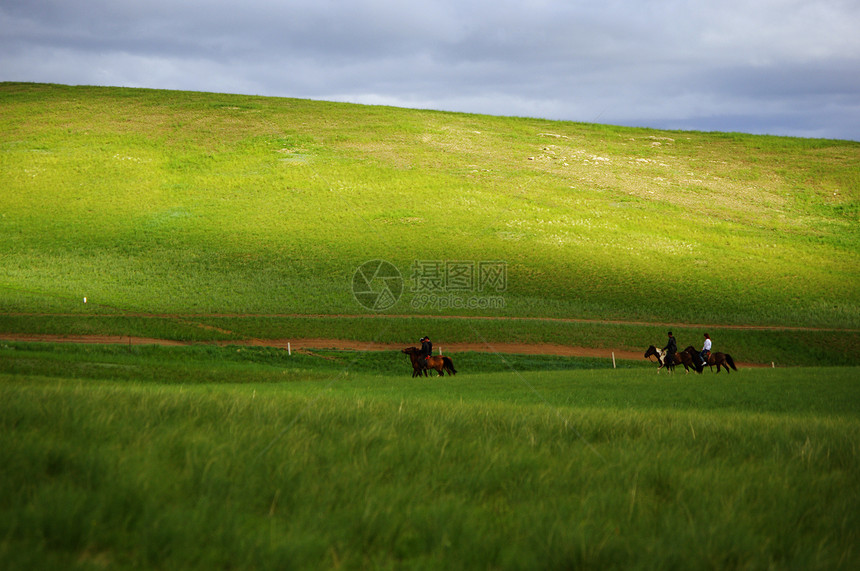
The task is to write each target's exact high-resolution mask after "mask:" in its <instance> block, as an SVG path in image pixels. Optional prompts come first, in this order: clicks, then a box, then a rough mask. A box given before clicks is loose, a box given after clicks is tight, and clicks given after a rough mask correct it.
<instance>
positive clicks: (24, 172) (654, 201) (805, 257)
mask: <svg viewBox="0 0 860 571" xmlns="http://www.w3.org/2000/svg"><path fill="white" fill-rule="evenodd" d="M0 108H2V114H0V188H2V194H3V199H2V202H0V236H2V241H0V260H2V262H0V313H2V315H0V332H5V333H15V332H20V333H54V334H56V333H75V334H89V333H93V334H128V335H143V336H151V337H161V338H176V339H201V340H204V339H230V338H238V339H247V338H258V337H259V338H286V337H308V336H315V337H319V336H324V337H337V338H342V339H364V340H379V341H392V340H404V342H412V341H414V340H415V339H417V336H418V335H419V334H420V335H423V334H430V335H431V336H435V337H439V336H443V337H444V338H445V339H448V340H450V341H482V340H483V341H493V340H496V341H518V342H554V343H563V344H573V345H580V346H596V347H610V346H617V347H623V348H628V349H637V348H640V347H643V345H642V343H645V342H646V341H647V340H649V339H651V340H653V341H652V342H660V341H662V340H663V339H664V337H665V324H670V325H674V327H675V328H676V329H679V330H680V331H682V332H684V333H685V338H684V339H682V340H681V342H682V344H689V343H699V339H700V338H701V331H702V327H709V328H712V329H713V330H715V331H718V332H719V334H720V335H721V336H722V337H721V338H720V342H722V343H723V346H725V344H726V343H733V344H735V346H736V347H737V348H743V349H744V350H747V351H750V352H752V354H753V355H754V358H755V359H758V360H760V361H762V362H769V361H770V360H772V359H771V358H770V357H772V356H773V355H774V354H779V355H780V357H783V358H785V359H787V361H786V362H789V363H791V355H794V354H797V353H798V351H800V352H801V353H802V352H804V351H805V353H804V355H805V356H804V357H803V358H801V359H800V362H812V363H814V362H824V363H827V362H830V363H839V364H844V363H849V364H850V363H857V360H856V359H857V357H855V354H856V352H857V350H858V349H859V348H860V333H858V332H860V287H858V284H860V279H858V278H860V225H858V218H859V217H860V143H856V142H848V141H830V140H809V139H790V138H781V137H767V136H751V135H741V134H720V133H697V132H664V131H654V130H646V129H631V128H620V127H610V126H602V125H591V124H578V123H570V122H555V121H545V120H537V119H525V118H503V117H492V116H479V115H467V114H456V113H443V112H433V111H417V110H406V109H396V108H388V107H369V106H360V105H348V104H339V103H328V102H317V101H306V100H296V99H284V98H265V97H251V96H239V95H223V94H209V93H186V92H169V91H156V90H142V89H124V88H97V87H67V86H58V85H38V84H15V83H3V84H0ZM375 260H382V261H384V262H385V264H380V263H378V262H374V261H375ZM368 262H370V264H368ZM84 298H87V303H83V299H84ZM318 316H323V317H318ZM337 316H343V317H337ZM363 316H367V317H363ZM370 316H372V317H373V320H372V321H371V320H369V317H370ZM380 316H383V317H380ZM386 316H387V317H386ZM437 316H472V317H481V318H494V317H506V318H514V319H512V320H505V321H502V320H498V321H493V320H490V319H483V320H477V319H475V320H461V321H456V322H452V321H451V320H447V321H443V320H438V319H434V318H435V317H437ZM541 318H549V319H550V320H542V319H541ZM559 318H563V319H569V320H584V321H582V322H575V321H574V322H565V323H559V322H558V321H552V320H557V319H559ZM609 321H612V322H615V323H604V322H609ZM626 322H636V324H631V325H624V323H626ZM649 324H653V325H649ZM720 325H731V326H735V327H737V326H752V327H753V329H751V330H744V329H740V328H735V329H725V330H723V329H720V327H719V326H720ZM685 326H686V327H685ZM765 328H769V329H765ZM774 328H776V329H774ZM644 346H647V343H645V345H644ZM735 350H737V349H735Z"/></svg>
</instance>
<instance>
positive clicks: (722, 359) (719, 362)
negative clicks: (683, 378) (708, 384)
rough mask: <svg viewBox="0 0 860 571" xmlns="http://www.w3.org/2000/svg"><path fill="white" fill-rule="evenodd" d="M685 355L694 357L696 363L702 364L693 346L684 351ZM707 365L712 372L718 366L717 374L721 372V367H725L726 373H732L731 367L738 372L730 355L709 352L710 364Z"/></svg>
mask: <svg viewBox="0 0 860 571" xmlns="http://www.w3.org/2000/svg"><path fill="white" fill-rule="evenodd" d="M684 353H686V354H688V355H690V356H691V357H693V359H695V362H696V363H700V362H701V361H700V359H699V352H698V351H696V349H694V348H693V346H692V345H690V346H689V347H687V348H686V349H684ZM705 364H706V365H708V367H710V369H711V370H712V371H713V370H714V365H716V366H717V373H719V372H720V367H723V368H724V369H725V370H726V373H731V371H729V367H731V368H732V369H734V370H735V371H737V370H738V368H737V367H735V361H734V359H732V356H731V355H729V354H728V353H719V352H717V353H711V352H708V362H707V363H705ZM702 368H703V369H704V366H702Z"/></svg>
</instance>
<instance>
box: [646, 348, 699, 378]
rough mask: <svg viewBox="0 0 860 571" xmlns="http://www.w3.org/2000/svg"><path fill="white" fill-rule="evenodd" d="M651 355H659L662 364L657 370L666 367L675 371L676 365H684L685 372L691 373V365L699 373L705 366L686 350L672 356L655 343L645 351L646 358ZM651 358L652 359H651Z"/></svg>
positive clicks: (658, 360) (658, 359)
mask: <svg viewBox="0 0 860 571" xmlns="http://www.w3.org/2000/svg"><path fill="white" fill-rule="evenodd" d="M651 355H654V356H655V357H657V362H658V363H660V366H659V367H657V372H658V373H659V372H660V369H662V368H663V367H666V370H667V371H670V372H674V371H675V365H684V372H685V373H689V372H690V367H692V368H693V370H694V371H696V372H697V373H701V372H702V370H703V369H704V367H702V365H700V364H699V360H698V359H694V358H693V357H691V356H690V355H688V354H687V353H686V352H684V353H675V354H674V355H672V356H671V357H669V356H668V355H665V356H664V355H663V351H661V350H659V349H657V348H656V347H655V346H654V345H651V346H650V347H648V349H647V350H646V351H645V358H646V359H648V358H649V357H650V356H651ZM649 360H650V359H649Z"/></svg>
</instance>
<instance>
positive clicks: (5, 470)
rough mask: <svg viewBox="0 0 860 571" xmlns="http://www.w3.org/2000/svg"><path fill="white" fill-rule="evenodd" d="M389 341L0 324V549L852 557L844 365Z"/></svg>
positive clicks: (107, 556)
mask: <svg viewBox="0 0 860 571" xmlns="http://www.w3.org/2000/svg"><path fill="white" fill-rule="evenodd" d="M401 356H402V355H401ZM401 356H398V355H396V354H374V355H367V354H360V353H349V352H333V351H329V352H321V353H319V354H312V355H293V356H291V357H288V356H286V355H285V354H284V352H283V351H280V352H277V351H272V350H268V349H247V348H237V347H227V348H213V347H192V348H184V347H183V348H164V347H138V348H119V347H99V346H92V347H68V346H40V345H28V344H6V345H3V346H2V347H0V475H2V477H0V566H2V567H3V568H4V569H33V568H81V569H89V568H105V567H106V568H119V569H122V568H132V567H134V568H185V569H212V568H243V569H283V568H304V569H318V568H368V567H382V568H423V569H426V568H437V569H457V568H502V569H535V568H568V567H579V568H601V569H605V568H625V569H628V568H648V569H655V568H685V569H705V568H708V569H713V568H720V569H722V568H763V567H768V568H772V567H776V568H804V569H853V568H856V567H857V565H858V563H860V554H858V551H857V545H858V544H860V516H858V514H860V485H858V480H857V474H858V473H860V456H859V455H858V450H857V442H858V437H860V413H858V411H860V384H858V382H857V378H858V370H857V369H856V368H848V367H843V368H794V369H769V368H762V369H742V370H741V371H739V372H738V373H737V374H735V373H733V374H732V375H730V376H728V375H725V374H722V375H714V374H705V375H701V376H698V375H697V376H684V375H681V374H678V375H674V376H667V375H661V376H657V375H656V374H654V371H653V369H652V368H650V367H647V368H646V367H645V366H644V365H642V364H640V363H638V362H637V363H629V364H625V368H623V369H616V370H613V369H611V368H609V365H608V364H607V363H606V362H605V360H604V361H603V362H600V361H598V360H576V359H553V358H543V357H535V356H532V357H520V356H505V357H502V356H499V355H473V354H472V355H468V354H463V355H454V356H453V357H454V359H455V361H456V362H458V363H462V364H461V365H460V367H459V368H460V370H461V372H460V374H458V375H457V376H456V377H453V378H451V377H444V378H432V379H427V380H423V379H422V380H413V379H411V378H410V377H409V375H408V370H407V369H406V365H405V363H404V362H403V361H402V360H401V359H400V358H399V357H401ZM476 371H487V372H476Z"/></svg>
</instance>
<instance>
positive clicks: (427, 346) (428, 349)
mask: <svg viewBox="0 0 860 571" xmlns="http://www.w3.org/2000/svg"><path fill="white" fill-rule="evenodd" d="M421 354H422V355H424V358H425V359H427V358H429V357H430V355H432V354H433V343H432V342H431V341H430V338H429V337H427V336H426V335H425V336H424V339H422V340H421Z"/></svg>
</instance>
